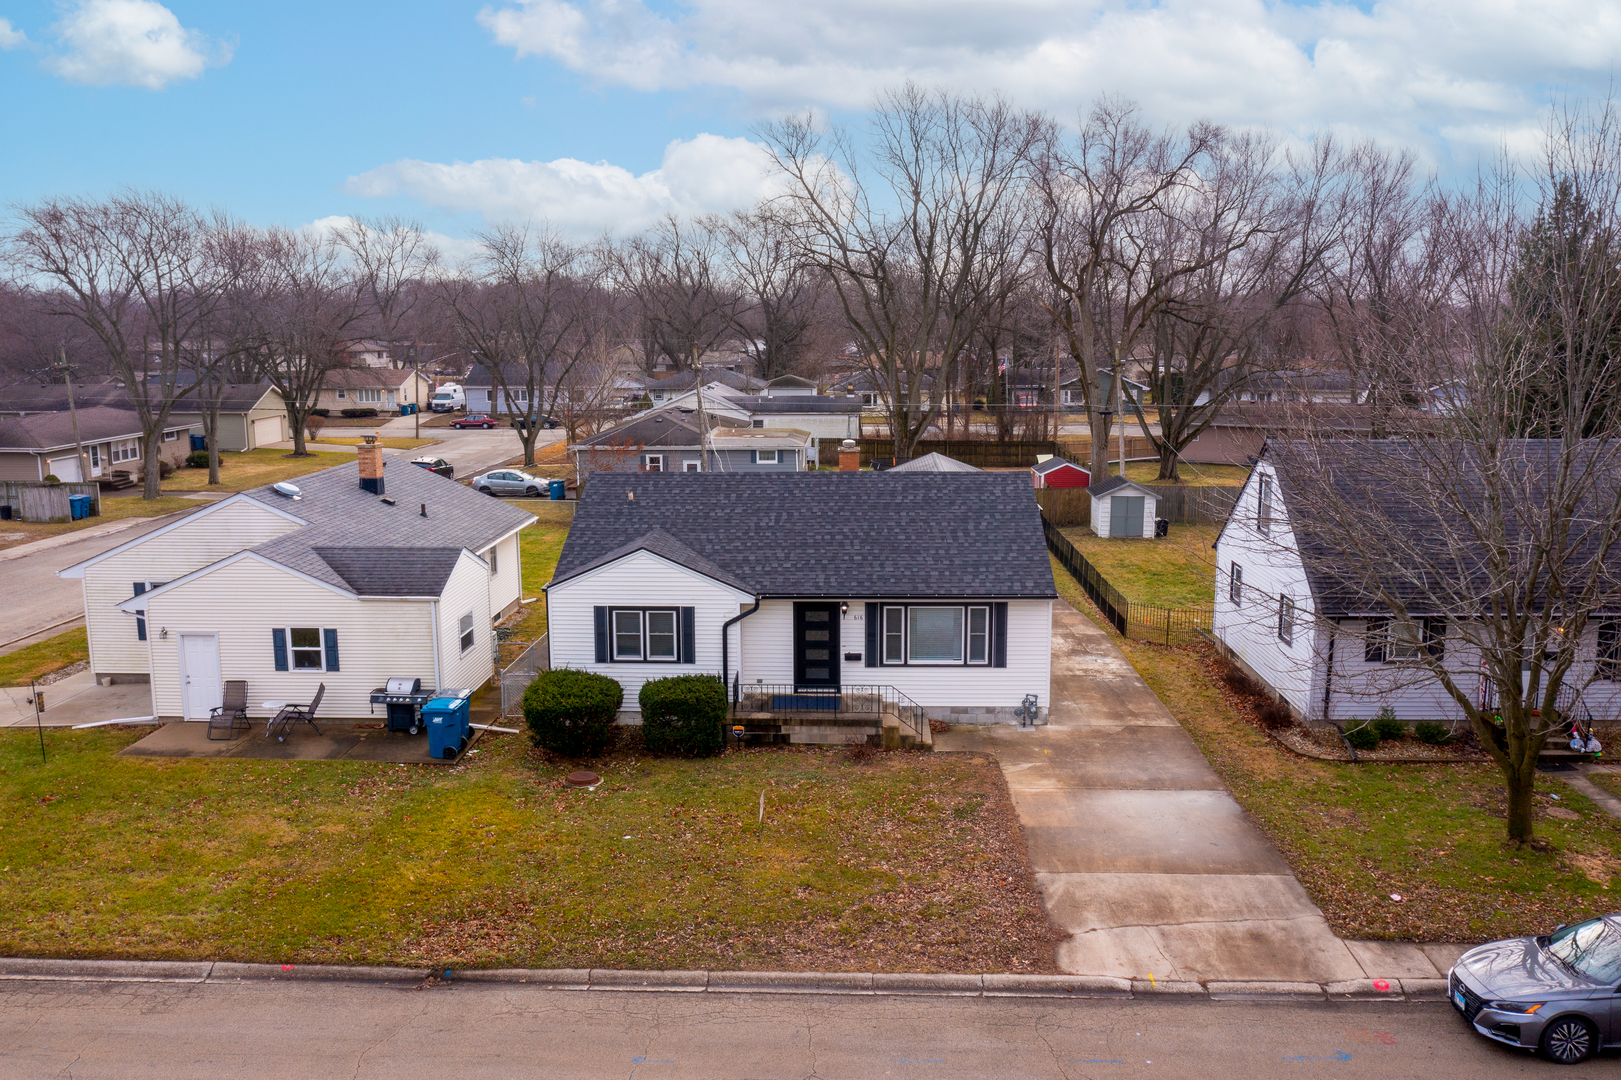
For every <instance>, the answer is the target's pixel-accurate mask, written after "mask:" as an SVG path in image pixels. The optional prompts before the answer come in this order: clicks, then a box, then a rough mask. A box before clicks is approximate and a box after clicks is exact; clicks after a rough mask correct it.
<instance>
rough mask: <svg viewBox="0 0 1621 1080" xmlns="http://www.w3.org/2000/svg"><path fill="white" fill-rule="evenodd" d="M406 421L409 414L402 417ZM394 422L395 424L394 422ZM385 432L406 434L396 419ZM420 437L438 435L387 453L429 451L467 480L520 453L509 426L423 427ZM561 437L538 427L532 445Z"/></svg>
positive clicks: (417, 454) (406, 454) (401, 454)
mask: <svg viewBox="0 0 1621 1080" xmlns="http://www.w3.org/2000/svg"><path fill="white" fill-rule="evenodd" d="M405 422H406V423H408V422H409V418H406V420H405ZM395 425H398V426H395ZM384 434H385V435H400V434H405V435H409V434H410V432H409V431H408V430H405V429H404V426H403V424H402V423H401V421H400V420H394V421H392V422H391V426H390V427H389V428H388V429H387V430H385V431H384ZM422 435H423V437H424V438H431V439H439V440H440V442H439V443H438V445H435V446H424V447H422V448H421V449H420V450H391V451H389V453H391V454H393V455H395V456H396V457H402V458H405V459H406V460H407V461H409V460H410V459H411V458H414V457H422V456H424V455H429V454H431V455H433V456H434V457H442V458H444V459H445V460H446V461H448V462H450V463H451V464H452V465H454V466H456V479H458V480H471V479H472V478H473V477H474V476H476V475H477V474H479V473H481V472H484V471H485V470H486V469H491V468H494V467H495V466H497V465H501V464H504V463H505V462H508V461H510V460H512V459H513V458H515V457H517V456H518V455H519V454H521V453H523V444H522V443H521V442H519V441H518V433H517V432H515V431H513V430H512V429H511V428H510V427H504V426H503V427H498V428H491V429H490V430H488V431H486V430H484V429H482V428H469V429H467V430H465V431H458V430H456V429H455V428H424V429H423V431H422ZM562 438H563V429H562V428H552V429H550V430H547V431H542V432H541V433H540V434H539V436H537V437H536V439H535V448H536V449H537V450H538V449H539V448H540V447H542V446H549V445H551V444H552V443H555V442H558V441H559V440H561V439H562Z"/></svg>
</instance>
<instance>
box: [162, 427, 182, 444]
mask: <svg viewBox="0 0 1621 1080" xmlns="http://www.w3.org/2000/svg"><path fill="white" fill-rule="evenodd" d="M178 438H180V432H179V431H176V430H173V429H171V430H169V431H165V432H164V433H163V441H164V442H174V441H175V440H176V439H178Z"/></svg>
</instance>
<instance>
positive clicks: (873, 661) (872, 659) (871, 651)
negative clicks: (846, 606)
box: [865, 604, 879, 667]
mask: <svg viewBox="0 0 1621 1080" xmlns="http://www.w3.org/2000/svg"><path fill="white" fill-rule="evenodd" d="M878 611H879V606H878V605H877V604H868V605H867V657H866V664H865V666H866V667H877V666H878V662H879V656H878V640H879V639H878Z"/></svg>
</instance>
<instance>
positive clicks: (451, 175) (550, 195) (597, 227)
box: [344, 135, 776, 234]
mask: <svg viewBox="0 0 1621 1080" xmlns="http://www.w3.org/2000/svg"><path fill="white" fill-rule="evenodd" d="M774 184H775V181H774V179H773V177H772V173H771V170H770V168H769V163H768V161H767V159H766V156H765V151H764V150H763V149H761V147H760V146H759V145H758V144H756V143H752V142H750V141H749V140H747V139H728V138H722V137H721V136H719V135H698V136H697V137H695V138H692V139H686V140H683V139H677V140H676V141H674V142H672V143H670V144H669V145H668V146H666V147H665V148H664V159H663V162H662V163H661V164H660V167H659V168H657V169H654V170H652V171H650V172H645V173H642V174H641V175H640V176H636V175H634V174H632V173H631V172H630V171H629V170H628V169H624V168H622V167H620V166H618V165H610V164H608V163H607V162H597V163H595V164H591V163H588V162H584V161H577V160H575V159H573V158H559V159H557V160H556V161H520V160H517V159H513V158H485V159H482V160H479V161H458V162H454V163H452V164H449V165H446V164H441V163H437V162H431V161H414V160H403V161H396V162H392V163H391V164H388V165H382V166H379V167H378V168H375V169H372V170H370V171H368V172H364V173H361V174H360V175H358V176H351V177H350V178H349V179H348V181H347V182H346V183H345V185H344V190H345V191H347V192H348V193H349V194H351V195H360V196H364V197H369V198H380V197H389V196H402V195H403V196H407V197H409V198H414V199H419V200H421V201H422V202H424V203H427V204H428V205H430V206H434V207H437V208H439V209H442V210H448V211H451V212H452V213H469V212H471V213H476V214H480V215H483V216H484V217H485V218H487V219H500V220H528V219H533V220H535V221H547V222H549V223H551V224H552V225H555V226H557V227H558V228H562V229H566V230H568V231H570V232H573V233H577V234H590V233H595V232H601V231H604V230H606V231H609V232H615V233H630V232H636V231H639V230H641V229H644V228H646V227H647V226H648V225H650V224H651V223H653V222H654V221H656V220H657V219H658V218H659V217H660V216H662V215H664V214H666V213H674V214H679V215H689V214H698V213H705V212H708V211H716V210H730V209H733V208H737V207H743V206H750V205H753V204H754V203H755V202H757V201H758V200H759V199H760V198H762V197H763V196H765V195H768V194H771V193H773V192H774V191H775V190H776V188H775V187H774Z"/></svg>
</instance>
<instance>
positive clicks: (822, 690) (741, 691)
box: [732, 682, 929, 738]
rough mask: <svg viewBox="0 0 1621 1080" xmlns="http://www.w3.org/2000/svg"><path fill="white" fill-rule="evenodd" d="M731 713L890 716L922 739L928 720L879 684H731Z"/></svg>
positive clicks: (879, 719) (902, 696)
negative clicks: (825, 685)
mask: <svg viewBox="0 0 1621 1080" xmlns="http://www.w3.org/2000/svg"><path fill="white" fill-rule="evenodd" d="M732 712H733V713H734V714H736V715H748V716H769V717H771V718H772V719H774V720H802V719H805V718H807V717H826V718H827V719H829V720H858V719H871V720H873V721H874V722H877V723H882V721H883V717H885V716H893V717H895V720H896V722H897V723H898V724H900V726H901V728H902V729H903V730H905V731H910V732H911V733H912V734H913V735H914V736H915V737H917V738H922V737H923V732H925V731H926V730H928V725H929V719H928V717H927V716H926V715H925V714H924V712H923V706H921V705H919V704H918V703H917V702H915V701H913V700H912V699H911V698H909V697H907V696H906V695H905V694H903V693H901V692H900V691H899V690H897V689H895V688H894V687H893V686H883V685H878V684H867V685H852V684H849V683H841V684H840V685H838V686H828V687H816V688H814V689H812V688H806V687H799V686H795V685H794V684H793V683H743V682H738V683H734V684H733V687H732Z"/></svg>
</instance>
